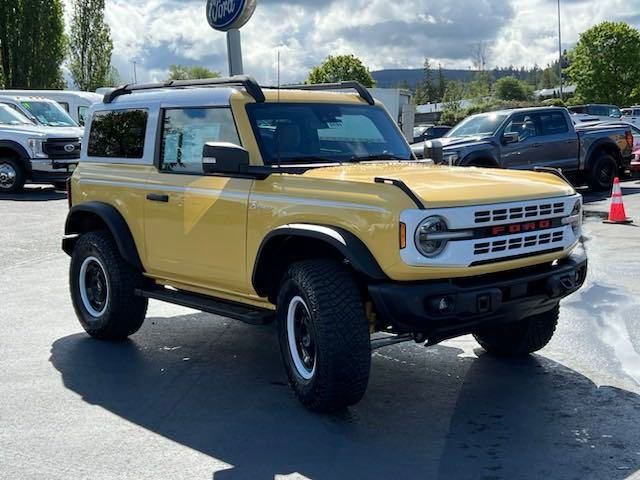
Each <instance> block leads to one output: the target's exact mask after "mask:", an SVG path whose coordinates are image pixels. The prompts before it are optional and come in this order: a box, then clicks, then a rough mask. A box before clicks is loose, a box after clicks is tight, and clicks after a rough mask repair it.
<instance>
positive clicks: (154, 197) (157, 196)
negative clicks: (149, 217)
mask: <svg viewBox="0 0 640 480" xmlns="http://www.w3.org/2000/svg"><path fill="white" fill-rule="evenodd" d="M147 200H151V201H152V202H162V203H169V195H164V194H161V193H150V194H149V195H147Z"/></svg>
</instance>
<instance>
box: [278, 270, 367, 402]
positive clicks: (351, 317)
mask: <svg viewBox="0 0 640 480" xmlns="http://www.w3.org/2000/svg"><path fill="white" fill-rule="evenodd" d="M296 297H298V298H301V299H302V300H303V301H304V303H305V304H306V305H305V307H306V308H307V311H308V314H309V315H308V317H307V318H310V322H309V323H310V324H311V328H310V331H312V334H313V337H314V345H315V351H316V356H315V362H314V363H315V370H314V373H313V374H312V377H311V378H309V379H305V378H303V377H302V376H301V375H300V373H299V372H298V370H297V368H296V366H295V364H294V360H293V358H292V353H291V349H290V346H289V334H288V330H287V321H288V313H289V306H290V304H291V303H292V301H293V299H295V298H296ZM276 316H277V324H278V336H279V340H280V352H281V355H282V360H283V362H284V366H285V370H286V372H287V376H288V378H289V385H290V386H291V388H292V389H293V391H294V392H295V394H296V396H297V397H298V399H299V400H300V401H301V402H302V403H303V404H304V405H305V406H306V407H307V408H309V409H310V410H312V411H315V412H332V411H337V410H341V409H344V408H346V407H348V406H350V405H354V404H356V403H358V402H359V401H360V400H361V399H362V397H363V395H364V393H365V391H366V389H367V384H368V381H369V372H370V369H371V342H370V337H369V326H368V322H367V318H366V315H365V310H364V306H363V303H362V298H361V296H360V292H359V290H358V288H357V286H356V283H355V280H354V278H353V275H352V274H351V272H350V271H349V270H348V268H347V267H346V266H345V265H342V264H341V263H339V262H337V261H333V260H309V261H302V262H299V263H295V264H293V265H291V266H290V268H289V269H288V271H287V272H286V274H285V275H284V278H283V280H282V283H281V287H280V291H279V295H278V300H277V311H276Z"/></svg>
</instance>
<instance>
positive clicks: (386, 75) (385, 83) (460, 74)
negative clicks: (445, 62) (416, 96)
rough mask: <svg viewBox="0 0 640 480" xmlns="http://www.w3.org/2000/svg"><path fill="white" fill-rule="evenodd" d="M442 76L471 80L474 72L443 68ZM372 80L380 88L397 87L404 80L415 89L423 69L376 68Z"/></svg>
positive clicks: (435, 73)
mask: <svg viewBox="0 0 640 480" xmlns="http://www.w3.org/2000/svg"><path fill="white" fill-rule="evenodd" d="M443 73H444V76H445V78H446V79H447V80H459V81H463V82H468V81H471V80H473V75H474V74H475V72H474V71H473V70H448V69H444V70H443ZM433 74H434V77H435V76H437V74H438V71H437V70H434V71H433ZM371 75H372V76H373V78H374V80H375V81H376V87H380V88H397V87H398V86H400V85H402V84H404V83H405V82H406V83H407V84H409V86H410V87H411V88H412V89H415V87H416V85H417V84H418V83H419V82H420V81H422V77H423V76H424V71H423V70H422V69H421V68H411V69H410V68H406V69H394V70H378V71H376V72H371Z"/></svg>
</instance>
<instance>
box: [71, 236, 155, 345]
mask: <svg viewBox="0 0 640 480" xmlns="http://www.w3.org/2000/svg"><path fill="white" fill-rule="evenodd" d="M90 258H95V259H97V260H98V261H99V263H100V264H101V266H103V267H104V268H103V271H104V274H105V275H104V276H105V277H106V284H107V295H106V296H107V299H108V300H107V301H106V306H105V310H104V312H103V313H101V314H100V315H99V316H94V315H93V314H92V313H90V311H89V310H88V308H87V306H86V305H85V302H84V301H83V298H82V293H81V290H80V275H81V270H82V266H83V264H84V263H85V261H87V260H88V259H90ZM69 282H70V286H71V300H72V301H73V307H74V309H75V311H76V315H77V316H78V320H79V321H80V324H81V325H82V327H83V328H84V329H85V331H86V332H87V333H88V334H89V335H91V336H92V337H94V338H98V339H101V340H124V339H126V338H127V337H128V336H129V335H132V334H134V333H135V332H137V331H138V330H139V329H140V327H141V326H142V323H143V322H144V319H145V316H146V313H147V304H148V300H147V299H146V298H144V297H139V296H137V295H135V293H134V291H135V289H136V288H139V287H141V286H143V283H144V277H143V276H142V274H141V272H139V271H137V270H136V269H135V268H134V267H132V266H131V265H130V264H128V263H127V262H125V261H124V259H123V258H122V257H121V256H120V253H119V251H118V248H117V247H116V244H115V242H114V240H113V238H112V237H111V235H110V234H109V232H106V231H96V232H90V233H85V234H84V235H82V236H81V237H80V238H79V239H78V242H77V244H76V245H75V248H74V249H73V254H72V256H71V266H70V269H69ZM85 292H86V290H85ZM85 295H86V293H85Z"/></svg>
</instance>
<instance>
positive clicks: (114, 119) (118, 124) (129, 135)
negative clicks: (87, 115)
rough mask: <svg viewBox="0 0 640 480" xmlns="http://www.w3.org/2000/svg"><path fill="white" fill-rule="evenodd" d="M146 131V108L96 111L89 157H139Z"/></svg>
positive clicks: (141, 154)
mask: <svg viewBox="0 0 640 480" xmlns="http://www.w3.org/2000/svg"><path fill="white" fill-rule="evenodd" d="M146 130H147V111H146V110H111V111H103V112H96V113H94V114H93V121H92V122H91V130H90V132H89V146H88V148H89V156H91V157H109V158H142V156H143V154H144V137H145V132H146Z"/></svg>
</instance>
